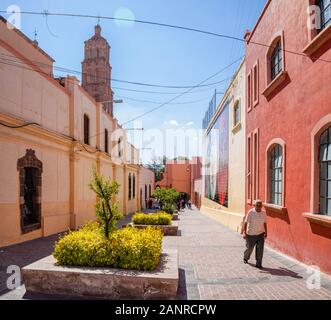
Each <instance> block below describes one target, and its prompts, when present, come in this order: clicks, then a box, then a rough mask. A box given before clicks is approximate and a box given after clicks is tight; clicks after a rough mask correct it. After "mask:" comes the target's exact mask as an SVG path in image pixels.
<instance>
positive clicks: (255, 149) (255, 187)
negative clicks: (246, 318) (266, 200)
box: [252, 129, 260, 200]
mask: <svg viewBox="0 0 331 320" xmlns="http://www.w3.org/2000/svg"><path fill="white" fill-rule="evenodd" d="M252 189H253V198H254V200H256V199H259V198H260V197H259V131H258V129H256V130H255V131H254V133H253V178H252Z"/></svg>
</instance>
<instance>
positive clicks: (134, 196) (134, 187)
mask: <svg viewBox="0 0 331 320" xmlns="http://www.w3.org/2000/svg"><path fill="white" fill-rule="evenodd" d="M132 179H133V188H132V198H133V199H135V198H136V175H135V174H133V178H132Z"/></svg>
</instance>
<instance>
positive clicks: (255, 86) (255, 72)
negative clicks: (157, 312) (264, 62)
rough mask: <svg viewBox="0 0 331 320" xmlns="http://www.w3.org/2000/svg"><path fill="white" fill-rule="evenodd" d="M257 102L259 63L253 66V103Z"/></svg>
mask: <svg viewBox="0 0 331 320" xmlns="http://www.w3.org/2000/svg"><path fill="white" fill-rule="evenodd" d="M258 103H259V64H258V62H256V64H255V65H254V67H253V104H254V106H255V105H256V104H258Z"/></svg>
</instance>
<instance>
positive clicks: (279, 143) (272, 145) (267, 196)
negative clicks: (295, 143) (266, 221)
mask: <svg viewBox="0 0 331 320" xmlns="http://www.w3.org/2000/svg"><path fill="white" fill-rule="evenodd" d="M276 146H279V147H280V148H281V150H282V180H281V188H282V192H281V200H282V201H281V203H280V204H275V203H273V202H272V199H271V170H270V162H271V151H272V150H273V149H274V148H275V147H276ZM265 152H266V155H265V158H266V165H265V170H266V171H265V175H266V179H265V199H266V203H267V204H269V205H270V207H274V208H281V209H285V208H286V206H285V205H286V144H285V141H284V140H283V139H281V138H275V139H273V140H271V141H270V142H269V144H268V145H267V148H266V151H265Z"/></svg>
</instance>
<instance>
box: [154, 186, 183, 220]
mask: <svg viewBox="0 0 331 320" xmlns="http://www.w3.org/2000/svg"><path fill="white" fill-rule="evenodd" d="M154 195H155V197H156V198H157V199H159V200H161V203H162V208H161V209H162V210H164V211H166V212H167V213H169V214H173V213H174V211H175V210H176V202H177V200H178V199H179V197H180V193H179V192H177V191H176V189H164V188H158V189H156V190H155V192H154Z"/></svg>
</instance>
